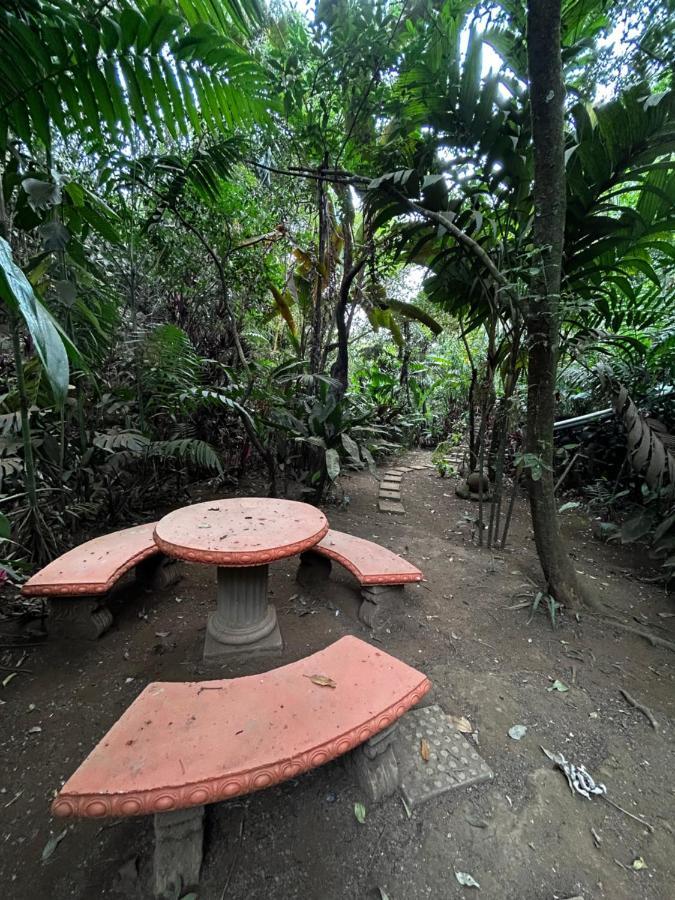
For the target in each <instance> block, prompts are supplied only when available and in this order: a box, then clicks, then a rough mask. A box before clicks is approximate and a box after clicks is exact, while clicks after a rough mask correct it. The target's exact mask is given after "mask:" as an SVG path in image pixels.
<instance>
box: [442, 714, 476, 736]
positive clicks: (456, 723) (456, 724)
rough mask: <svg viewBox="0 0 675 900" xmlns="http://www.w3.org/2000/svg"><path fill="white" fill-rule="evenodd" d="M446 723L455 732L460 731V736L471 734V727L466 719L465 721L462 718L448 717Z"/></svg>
mask: <svg viewBox="0 0 675 900" xmlns="http://www.w3.org/2000/svg"><path fill="white" fill-rule="evenodd" d="M448 722H450V724H451V725H452V727H453V728H456V729H457V731H461V732H462V734H472V733H473V726H472V724H471V722H469V720H468V719H465V718H464V716H448Z"/></svg>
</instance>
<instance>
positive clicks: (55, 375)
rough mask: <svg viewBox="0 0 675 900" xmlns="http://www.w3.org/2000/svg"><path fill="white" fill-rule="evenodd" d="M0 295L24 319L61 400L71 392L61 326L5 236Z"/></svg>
mask: <svg viewBox="0 0 675 900" xmlns="http://www.w3.org/2000/svg"><path fill="white" fill-rule="evenodd" d="M0 296H2V300H3V301H4V303H5V304H6V305H7V306H8V307H9V309H10V310H11V311H12V312H13V313H15V314H19V315H20V316H21V318H22V319H23V321H24V323H25V325H26V327H27V329H28V332H29V334H30V336H31V338H32V339H33V342H34V344H35V349H36V351H37V353H38V356H39V357H40V360H41V362H42V365H43V366H44V370H45V373H46V375H47V377H48V378H49V381H50V383H51V385H52V388H53V391H54V397H55V398H56V401H57V403H59V404H62V403H63V401H64V400H65V397H66V394H67V392H68V355H67V353H66V348H65V347H64V344H63V340H62V338H61V335H60V333H59V328H58V326H57V325H56V323H55V322H54V319H53V318H52V316H51V315H50V314H49V312H48V311H47V310H46V309H45V307H44V306H43V305H42V303H40V301H39V300H38V298H37V297H36V295H35V291H34V290H33V288H32V286H31V284H30V282H29V281H28V279H27V278H26V276H25V275H24V274H23V272H22V271H21V269H20V268H19V267H18V266H17V265H16V263H15V262H14V260H13V258H12V251H11V249H10V246H9V244H8V243H7V241H5V240H4V239H3V238H0Z"/></svg>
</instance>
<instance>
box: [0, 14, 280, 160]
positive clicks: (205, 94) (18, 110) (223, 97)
mask: <svg viewBox="0 0 675 900" xmlns="http://www.w3.org/2000/svg"><path fill="white" fill-rule="evenodd" d="M171 6H173V7H174V8H173V10H172V9H171V8H170V7H171ZM206 6H207V4H204V3H197V2H195V0H191V2H181V3H180V4H169V5H168V6H167V5H165V4H163V3H148V2H136V3H134V2H132V0H129V2H123V3H121V4H119V6H117V5H116V6H114V7H112V8H111V7H108V5H107V4H104V5H102V6H100V9H99V10H98V11H96V12H93V13H91V14H87V13H86V11H84V10H83V11H79V10H77V8H76V7H74V6H73V5H72V4H70V3H68V2H65V0H35V2H34V3H32V4H31V6H30V7H28V9H27V10H25V11H24V12H23V13H19V12H13V11H12V10H11V9H10V10H5V11H3V12H2V14H1V18H0V33H2V34H3V35H4V39H3V51H4V52H3V59H2V65H1V66H0V149H1V150H3V151H4V150H5V149H6V147H7V144H8V139H9V134H10V132H11V133H12V134H14V135H15V136H17V137H19V138H20V139H22V140H23V141H25V142H26V143H27V144H28V145H29V146H33V145H34V143H35V141H36V140H38V141H40V142H41V143H42V144H43V145H44V146H46V147H50V146H51V143H52V133H51V130H50V126H53V127H54V128H55V129H57V130H58V131H59V132H60V133H61V134H62V135H64V136H65V135H69V134H71V133H72V132H73V130H74V129H78V130H79V132H80V135H81V137H82V138H84V139H85V140H90V141H92V142H94V143H96V144H100V143H101V142H102V141H103V140H104V139H111V140H116V139H119V138H121V137H122V136H123V135H124V136H126V137H127V138H128V137H132V138H133V136H134V133H135V129H138V130H139V131H140V132H141V134H143V135H144V136H145V137H146V138H148V139H150V138H152V137H154V136H155V135H160V136H165V135H166V136H170V137H173V138H178V137H179V136H181V135H182V136H184V137H190V136H191V134H192V133H193V132H194V133H199V132H200V131H201V129H202V126H203V124H206V125H207V127H209V128H210V129H212V130H213V131H214V132H215V131H217V130H218V129H228V128H231V127H233V126H235V125H239V124H240V123H242V122H244V121H249V122H250V121H252V120H253V118H256V119H261V118H262V117H264V115H265V111H266V105H265V104H264V103H263V101H262V96H263V93H262V91H263V78H262V73H261V72H260V70H259V68H258V67H257V66H256V65H255V63H254V61H253V60H252V59H251V57H250V56H249V55H248V54H247V53H246V52H245V51H242V49H241V48H240V47H239V46H238V45H237V43H236V42H235V41H233V40H231V39H230V38H229V36H227V35H226V33H225V32H224V31H223V30H222V25H223V24H224V21H219V22H218V25H219V26H220V30H219V29H218V28H216V27H214V25H213V24H211V23H210V22H209V21H205V20H204V19H203V13H204V11H205V8H206ZM208 6H210V9H211V13H212V15H211V16H210V18H211V19H212V20H213V19H216V21H218V17H217V16H216V14H215V10H216V9H217V7H216V5H215V4H208ZM230 6H231V9H233V10H235V11H238V15H237V19H238V20H240V21H243V18H242V11H243V7H242V6H241V5H239V4H237V3H234V4H230ZM106 7H108V8H106ZM252 7H253V4H251V5H250V6H248V9H249V10H250V9H252ZM179 11H180V13H182V15H181V14H177V13H179Z"/></svg>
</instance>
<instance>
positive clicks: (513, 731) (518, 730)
mask: <svg viewBox="0 0 675 900" xmlns="http://www.w3.org/2000/svg"><path fill="white" fill-rule="evenodd" d="M526 734H527V725H512V726H511V727H510V728H509V737H510V738H512V739H513V740H514V741H519V740H520V739H521V738H524V737H525V735H526Z"/></svg>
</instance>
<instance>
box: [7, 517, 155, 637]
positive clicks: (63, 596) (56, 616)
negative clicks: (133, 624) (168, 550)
mask: <svg viewBox="0 0 675 900" xmlns="http://www.w3.org/2000/svg"><path fill="white" fill-rule="evenodd" d="M156 524H157V523H156V522H150V523H148V524H147V525H134V526H133V527H132V528H125V529H123V530H122V531H114V532H111V533H110V534H104V535H101V536H100V537H97V538H94V539H93V540H91V541H87V542H86V543H84V544H80V546H79V547H74V548H73V549H72V550H69V551H68V552H67V553H64V554H63V555H62V556H59V557H58V559H55V560H53V561H52V562H50V563H49V564H48V565H47V566H45V567H44V569H40V571H39V572H36V573H35V575H33V576H32V577H31V578H29V579H28V581H27V582H26V583H25V584H24V585H23V587H22V588H21V593H22V594H23V595H24V596H25V597H48V598H49V600H50V604H49V605H50V619H51V621H52V623H53V624H54V626H55V629H56V630H59V631H63V632H66V633H68V635H69V636H83V637H90V638H97V637H99V635H101V634H102V633H103V632H104V631H105V630H106V628H108V627H109V626H110V624H111V623H112V614H111V613H110V610H109V609H108V608H107V607H106V605H105V603H104V602H102V601H101V599H92V598H100V597H101V596H102V595H104V594H107V593H109V592H110V591H111V590H112V588H113V587H114V586H115V585H116V584H117V582H118V581H119V580H120V579H121V578H122V576H123V575H125V574H126V573H127V572H128V571H130V570H131V569H133V568H135V567H136V566H138V569H137V573H138V574H139V575H140V577H141V579H142V580H143V581H144V582H145V583H149V584H151V585H152V586H153V587H156V588H162V587H168V586H169V584H170V583H171V582H172V578H171V577H169V576H168V575H167V571H166V569H165V566H164V563H165V562H166V558H165V557H164V556H163V555H162V554H160V550H159V548H158V547H157V545H156V544H155V540H154V537H153V533H154V529H155V525H156ZM146 561H149V562H146ZM144 563H145V565H143V564H144Z"/></svg>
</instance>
